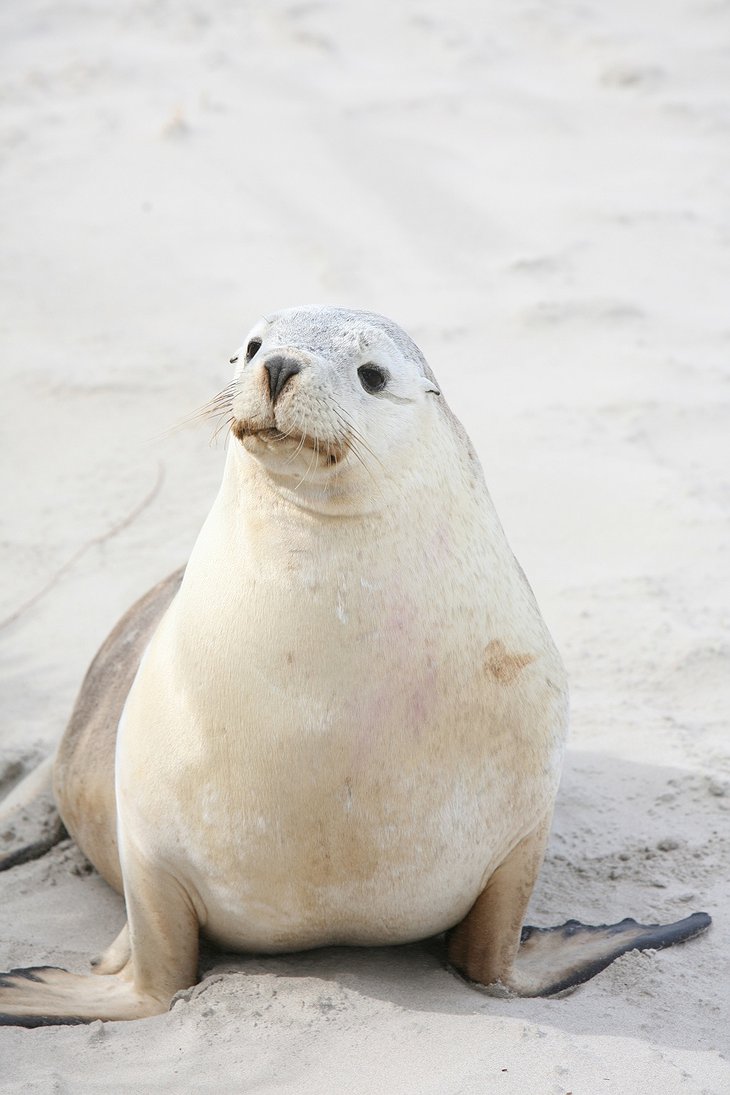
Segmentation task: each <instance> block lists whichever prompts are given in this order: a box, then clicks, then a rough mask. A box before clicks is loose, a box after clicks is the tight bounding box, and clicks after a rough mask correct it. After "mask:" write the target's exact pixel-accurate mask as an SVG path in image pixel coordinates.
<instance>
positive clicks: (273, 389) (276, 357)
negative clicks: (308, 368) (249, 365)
mask: <svg viewBox="0 0 730 1095" xmlns="http://www.w3.org/2000/svg"><path fill="white" fill-rule="evenodd" d="M301 368H302V367H301V365H300V364H299V362H298V361H296V360H295V359H294V358H292V357H287V356H286V354H272V356H271V357H270V358H269V359H268V361H266V362H265V363H264V369H265V370H266V372H267V373H268V374H269V394H270V395H271V402H272V403H276V401H277V399H278V398H279V396H280V395H281V392H282V389H283V387H284V385H285V384H288V382H289V381H290V380H291V378H292V377H293V376H296V374H297V373H298V372H300V371H301Z"/></svg>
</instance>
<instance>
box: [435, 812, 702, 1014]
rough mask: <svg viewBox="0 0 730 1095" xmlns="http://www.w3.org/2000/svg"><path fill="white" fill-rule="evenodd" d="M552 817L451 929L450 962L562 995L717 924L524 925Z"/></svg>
mask: <svg viewBox="0 0 730 1095" xmlns="http://www.w3.org/2000/svg"><path fill="white" fill-rule="evenodd" d="M549 824H550V816H549V814H548V815H546V816H545V817H544V818H543V819H542V821H541V822H540V824H539V825H537V826H536V828H535V829H533V831H532V832H531V833H528V835H527V836H526V837H524V839H523V840H521V841H520V843H519V844H517V845H516V846H515V848H513V850H512V851H511V852H510V854H509V855H508V856H507V858H506V859H505V860H504V862H503V863H501V864H500V866H499V867H498V868H497V869H496V871H495V872H494V874H493V875H492V876H491V878H489V879H488V881H487V884H486V886H485V888H484V889H483V890H482V892H481V894H480V895H479V897H478V898H477V899H476V901H475V902H474V905H473V906H472V908H471V909H470V910H469V912H468V913H467V915H466V916H465V917H464V919H463V920H462V921H461V923H459V924H457V925H456V927H455V928H454V929H453V930H452V931H451V933H450V936H449V940H448V955H449V962H450V963H451V965H452V966H454V967H455V969H457V970H458V971H459V973H461V974H462V975H463V976H464V977H465V978H466V979H467V980H469V981H472V982H475V983H476V984H479V985H483V986H484V987H485V988H486V989H487V991H488V992H491V993H493V994H494V995H502V996H504V995H512V996H554V995H555V994H556V993H559V992H565V991H566V990H567V989H571V988H574V987H575V986H576V985H581V984H583V982H584V981H589V980H590V979H591V977H594V976H595V975H596V974H597V973H600V971H601V970H603V969H605V968H606V966H610V964H611V963H612V962H613V961H615V960H616V959H617V958H619V957H620V956H621V955H622V954H626V952H627V951H632V950H660V949H661V948H662V947H671V946H673V945H674V944H675V943H683V942H684V941H685V940H686V939H692V938H693V937H694V936H695V935H700V934H701V932H704V931H706V930H707V928H709V926H710V924H711V923H712V921H711V920H710V917H709V916H708V915H707V913H704V912H697V913H693V915H692V916H688V917H687V918H686V919H685V920H678V921H677V923H676V924H637V922H636V921H635V920H628V919H627V920H622V921H621V922H620V923H619V924H601V925H599V926H597V927H592V926H590V925H588V924H581V923H579V921H577V920H568V921H567V923H565V924H561V925H560V926H559V927H556V928H531V927H522V925H523V923H524V916H525V910H526V908H527V903H528V901H529V899H530V894H531V893H532V888H533V886H534V884H535V880H536V878H537V872H538V870H539V868H540V864H541V862H542V857H543V853H544V850H545V844H546V842H547V835H548V829H549Z"/></svg>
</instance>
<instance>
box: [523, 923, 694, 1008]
mask: <svg viewBox="0 0 730 1095" xmlns="http://www.w3.org/2000/svg"><path fill="white" fill-rule="evenodd" d="M711 923H712V920H711V918H710V917H709V916H708V915H707V913H704V912H696V913H692V915H691V916H687V917H685V919H684V920H677V921H676V922H675V923H673V924H638V923H637V922H636V920H632V919H631V918H630V917H627V918H626V919H625V920H621V921H620V922H619V923H618V924H599V925H595V926H594V925H591V924H581V923H580V921H579V920H567V921H566V922H565V924H560V925H559V926H557V927H555V928H533V927H529V926H525V927H524V928H523V929H522V938H521V945H520V949H519V950H518V952H517V957H516V958H515V962H514V966H513V970H514V977H515V980H516V983H517V985H522V986H525V987H527V986H529V990H528V991H526V992H525V991H522V992H520V995H523V996H555V994H556V993H559V992H565V991H566V989H572V988H575V987H576V986H577V985H582V984H583V982H584V981H590V979H591V977H595V975H596V974H597V973H600V972H601V970H605V968H606V966H610V965H611V963H612V962H614V961H615V960H616V959H617V958H620V957H621V955H622V954H626V953H627V952H628V951H646V950H662V949H663V948H664V947H673V946H674V944H675V943H684V942H685V940H687V939H693V938H694V937H695V936H696V935H701V934H702V932H705V931H707V929H708V928H709V926H710V924H711ZM518 991H519V990H518Z"/></svg>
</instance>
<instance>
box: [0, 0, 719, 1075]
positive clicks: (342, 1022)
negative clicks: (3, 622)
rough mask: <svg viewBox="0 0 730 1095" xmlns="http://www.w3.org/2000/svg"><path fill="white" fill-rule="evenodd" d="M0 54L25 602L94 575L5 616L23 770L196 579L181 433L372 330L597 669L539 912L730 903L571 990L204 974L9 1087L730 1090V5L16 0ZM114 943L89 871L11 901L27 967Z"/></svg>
mask: <svg viewBox="0 0 730 1095" xmlns="http://www.w3.org/2000/svg"><path fill="white" fill-rule="evenodd" d="M0 32H1V37H0V41H2V49H3V54H4V56H3V60H2V67H1V68H0V88H1V94H2V107H3V109H2V133H1V135H0V149H2V152H3V153H4V156H3V160H2V165H1V166H0V197H1V201H2V208H3V212H4V221H5V224H4V227H3V233H2V242H3V247H2V267H1V275H2V297H1V299H2V305H1V306H2V309H3V315H2V338H3V342H4V347H3V353H2V369H3V418H4V422H3V437H4V444H5V453H4V457H5V458H4V461H3V470H2V476H3V482H2V486H3V492H4V493H3V497H4V506H3V510H2V519H3V522H4V529H3V532H2V561H3V575H4V578H5V581H4V583H3V590H2V605H1V606H0V609H1V611H0V615H2V616H3V617H7V616H8V615H10V614H13V613H15V612H16V610H17V609H18V608H19V607H20V606H22V605H23V604H24V603H25V602H26V601H27V600H28V599H29V598H32V597H33V596H34V594H35V593H36V592H37V591H38V590H40V589H42V588H43V586H44V585H45V584H46V583H47V582H48V581H49V579H50V578H51V577H52V576H53V575H54V574H55V573H56V572H57V571H58V570H59V568H61V567H62V566H63V564H64V563H65V562H66V561H67V560H68V559H69V558H71V557H73V556H74V554H75V553H77V552H78V551H79V549H81V548H82V547H83V546H84V545H87V544H88V545H90V546H89V548H88V550H87V551H86V552H85V553H84V554H83V555H82V556H81V557H80V558H79V559H78V560H77V561H76V563H75V565H74V566H73V567H72V568H70V569H68V570H67V571H66V572H65V573H64V574H63V575H62V576H61V577H60V578H59V580H58V581H56V582H55V584H53V586H52V588H51V589H50V591H49V592H48V593H47V594H46V595H45V596H44V597H42V598H41V599H40V600H38V601H36V602H35V603H34V604H32V605H31V606H30V607H27V608H26V609H25V610H24V611H23V612H22V613H21V614H20V616H19V618H18V619H17V620H16V621H15V622H13V623H12V624H10V625H8V626H5V627H4V628H3V629H2V630H0V640H1V641H2V665H3V669H4V675H3V676H4V680H3V712H4V719H3V730H2V735H3V736H2V742H1V752H0V760H2V761H3V762H7V763H11V762H13V761H14V760H17V759H18V758H23V757H27V756H29V755H30V754H32V753H33V751H34V750H39V749H43V748H45V749H49V748H51V747H52V744H53V743H54V742H55V741H56V740H57V737H58V735H59V734H60V732H61V729H62V726H63V723H64V720H65V718H66V716H67V714H68V711H69V708H70V705H71V702H72V699H73V696H74V693H75V691H76V689H77V687H78V684H79V682H80V680H81V676H82V674H83V671H84V669H85V666H86V664H87V663H88V661H89V659H90V657H91V656H92V654H93V652H94V650H95V648H96V646H97V645H98V643H99V642H100V640H101V639H102V638H103V637H104V635H105V633H106V631H107V630H108V628H109V627H110V626H111V625H112V624H113V623H114V622H115V620H116V618H117V616H118V615H119V614H120V613H121V612H122V611H123V609H124V608H125V607H126V606H127V605H128V603H129V602H130V601H131V599H132V598H133V597H134V596H135V595H137V594H139V593H141V592H142V591H144V590H145V589H146V588H147V587H148V585H150V584H151V583H152V582H154V581H156V580H157V579H158V578H159V577H160V576H162V575H163V574H165V573H167V572H168V571H169V570H171V569H172V568H173V567H175V566H177V565H178V564H179V563H180V562H182V561H184V560H185V558H186V556H187V553H188V551H189V549H190V546H191V544H192V542H193V540H194V537H195V535H196V532H197V529H198V527H199V525H200V523H201V521H202V519H203V517H204V515H205V513H206V510H207V508H208V506H209V504H210V502H211V499H212V497H213V495H214V492H215V489H216V484H217V481H218V478H219V476H220V472H221V466H222V459H223V456H222V451H221V449H220V447H219V448H217V449H215V448H214V449H209V448H208V446H207V435H206V431H205V430H204V429H203V430H194V431H189V432H186V433H180V434H176V435H174V436H172V437H170V438H168V439H166V440H162V441H159V440H155V438H156V437H157V435H159V434H161V433H162V432H163V431H165V430H166V429H167V428H168V427H169V426H170V425H171V424H173V423H174V422H175V421H176V420H177V419H178V418H180V417H181V416H182V415H183V414H185V413H187V412H189V411H190V410H192V409H193V408H195V407H196V406H197V405H198V404H200V403H202V402H203V401H204V400H205V399H207V398H208V397H209V396H210V395H211V394H212V393H213V392H215V391H217V390H218V389H219V388H220V387H222V386H223V384H224V383H225V382H226V381H227V379H228V376H229V367H228V365H227V359H228V357H229V356H230V354H231V353H232V351H233V350H234V349H235V347H236V346H237V345H238V344H239V342H240V340H241V338H242V337H243V334H244V332H245V330H246V329H247V328H248V326H249V325H250V324H251V323H252V322H254V321H255V320H256V318H257V317H258V315H259V314H260V313H263V312H267V311H270V310H273V309H276V308H278V307H283V306H287V305H290V304H297V303H306V302H322V301H326V302H332V303H341V304H347V305H351V306H355V307H367V308H373V309H375V310H378V311H383V312H385V313H386V314H388V315H391V316H392V317H393V318H395V319H397V320H398V321H399V322H401V323H402V324H403V326H405V327H406V328H407V329H408V330H409V331H410V332H411V333H412V334H413V335H414V337H415V338H416V340H417V341H419V343H420V344H421V346H422V348H423V349H424V351H425V353H426V355H427V356H428V358H429V360H430V361H431V363H432V364H433V366H434V368H435V370H436V372H437V374H438V376H439V378H440V379H441V381H442V384H443V387H444V390H445V392H446V394H447V396H448V398H449V400H450V402H451V404H452V406H453V407H454V409H455V411H456V412H457V414H459V416H460V417H461V418H462V419H463V421H464V423H465V425H466V426H467V428H468V430H469V432H470V433H471V435H472V437H473V439H474V441H475V443H476V445H477V448H478V450H479V452H480V454H481V457H482V461H483V464H484V467H485V471H486V475H487V481H488V483H489V485H490V488H491V490H492V493H493V496H494V498H495V501H496V503H497V506H498V509H499V511H500V514H501V516H502V519H503V522H504V524H505V526H506V528H507V530H508V533H509V535H510V537H511V541H512V545H513V547H514V549H515V551H516V553H517V555H518V557H519V558H520V560H521V562H522V564H523V565H524V567H525V570H526V571H527V573H528V575H529V576H530V578H531V580H532V583H533V585H534V587H535V590H536V592H537V595H538V599H539V600H540V602H541V604H542V607H543V610H544V612H545V614H546V616H547V618H548V621H549V622H550V624H551V626H552V629H553V631H554V634H555V636H556V638H557V640H558V642H559V645H560V647H561V648H562V650H563V652H564V655H565V657H566V660H567V663H568V667H569V670H570V673H571V679H572V688H573V730H572V739H571V750H570V753H569V757H568V762H567V766H566V772H565V778H564V782H563V788H562V792H561V798H560V802H559V805H558V810H557V817H556V823H555V830H554V833H553V836H552V840H551V845H550V852H549V856H548V860H547V862H546V864H545V867H544V870H543V874H542V878H541V882H540V885H539V888H538V892H537V893H536V894H535V897H534V901H533V908H532V914H531V915H532V918H533V919H534V921H536V922H537V923H540V924H549V923H557V922H560V921H561V920H563V919H564V918H565V917H567V916H577V917H580V918H583V919H585V920H588V921H594V922H601V921H603V920H606V919H608V920H611V919H618V918H621V917H622V916H624V915H627V914H628V915H635V916H637V917H638V918H639V919H644V920H652V919H662V918H664V919H675V918H678V917H680V916H683V915H685V914H686V913H688V912H690V911H692V910H693V909H696V908H705V909H707V910H708V911H709V912H711V913H712V914H713V915H714V916H715V925H714V927H713V929H712V931H711V932H710V934H708V935H707V936H705V937H704V938H702V939H700V940H696V941H694V942H693V943H690V944H688V945H686V946H684V947H679V948H676V949H675V950H673V951H670V952H662V953H660V954H657V955H655V956H651V955H642V956H637V955H628V956H625V957H624V958H623V959H621V960H620V961H619V962H618V963H617V964H616V965H615V966H614V967H612V968H611V969H610V970H609V971H606V972H605V973H603V974H602V975H600V976H599V977H598V978H597V979H596V980H595V981H593V982H591V983H590V984H589V985H587V986H585V987H583V988H582V989H580V990H579V991H577V992H576V993H574V994H573V995H572V996H570V997H568V998H566V999H563V1000H552V1001H500V1000H494V999H490V998H487V997H484V996H481V995H479V994H478V993H476V992H472V991H470V990H469V989H468V988H466V987H465V986H464V985H463V984H461V983H459V982H458V981H456V980H455V979H454V978H453V977H452V976H451V975H450V974H449V973H447V972H446V971H445V970H444V969H443V968H442V967H441V965H440V962H439V959H438V956H437V955H436V954H434V953H433V952H432V951H431V950H430V949H429V948H428V947H425V946H424V947H412V948H407V949H404V950H401V949H398V950H393V951H357V952H356V951H340V950H338V951H325V952H321V953H314V954H307V955H297V956H292V957H290V958H281V959H267V960H264V959H255V958H251V959H234V958H229V957H228V956H226V957H224V958H221V957H212V958H211V959H210V961H209V966H210V968H211V969H213V970H215V974H213V975H212V976H210V977H208V978H207V979H206V980H205V981H204V982H203V984H202V986H200V987H199V988H197V989H196V990H194V991H193V992H192V993H191V994H189V998H188V999H187V1000H184V1001H181V1002H179V1003H177V1004H176V1006H175V1007H174V1010H173V1011H172V1012H171V1013H170V1014H168V1015H165V1016H162V1017H159V1018H156V1019H150V1020H146V1021H142V1022H137V1023H131V1024H124V1023H110V1024H104V1025H102V1024H100V1023H96V1024H93V1025H92V1026H90V1027H77V1028H66V1029H63V1028H55V1029H46V1030H38V1031H25V1030H17V1029H4V1030H3V1031H2V1032H1V1033H0V1042H1V1043H2V1050H1V1051H0V1060H1V1062H2V1068H1V1069H0V1089H1V1090H2V1091H3V1092H5V1091H8V1092H11V1091H17V1092H21V1091H22V1092H28V1091H33V1092H36V1091H37V1092H46V1091H48V1092H51V1091H53V1092H79V1091H107V1092H116V1091H140V1092H146V1091H151V1090H154V1091H169V1092H182V1091H211V1092H213V1091H215V1092H220V1091H225V1092H228V1091H231V1092H243V1091H246V1092H256V1093H269V1092H277V1093H281V1092H287V1093H288V1092H296V1093H300V1092H302V1093H312V1095H315V1093H317V1095H318V1093H330V1092H333V1093H335V1092H336V1093H340V1092H348V1093H350V1092H352V1093H358V1095H359V1093H374V1092H378V1093H380V1092H382V1093H386V1095H389V1093H401V1092H403V1093H409V1095H410V1093H413V1095H421V1093H434V1095H457V1093H458V1095H472V1093H474V1095H476V1093H482V1092H489V1093H491V1092H495V1093H499V1095H510V1093H515V1095H524V1093H533V1092H534V1093H539V1095H543V1093H550V1095H552V1093H555V1095H565V1093H567V1092H572V1093H573V1095H609V1093H614V1092H615V1093H621V1095H627V1093H637V1095H638V1093H641V1095H643V1093H647V1092H651V1093H653V1092H658V1093H665V1092H674V1091H677V1092H683V1093H699V1092H707V1093H713V1095H716V1093H721V1092H723V1093H726V1092H728V1091H730V1067H729V1066H728V1063H727V1057H726V1056H725V1057H723V1056H721V1055H722V1054H723V1053H724V1054H727V1052H728V1048H729V1041H730V1039H729V1037H728V1033H727V1023H728V1015H729V1013H730V1006H729V1005H730V965H729V963H728V949H729V944H730V938H729V935H730V930H729V928H728V916H727V911H726V910H727V905H728V897H729V896H730V870H729V868H730V853H729V851H728V817H729V810H730V759H729V750H728V743H727V722H726V712H727V694H728V679H729V678H728V668H729V663H730V658H729V653H730V640H728V622H729V621H728V616H729V614H730V613H729V610H728V596H727V594H728V580H727V579H728V573H727V560H728V549H729V547H730V544H729V540H730V535H729V533H728V524H727V518H728V512H729V511H730V494H729V493H728V486H727V479H726V477H725V475H726V470H727V462H728V436H729V433H730V413H729V407H730V387H729V385H728V353H729V351H730V319H729V318H728V284H729V279H730V199H729V198H728V194H729V191H728V180H729V179H730V61H729V58H730V5H728V3H727V2H726V0H724V2H723V0H682V2H679V0H644V2H643V3H637V2H636V0H617V2H615V3H612V4H609V3H606V2H605V0H603V2H601V0H580V2H577V0H576V2H572V0H560V2H556V3H553V2H551V0H535V2H532V3H527V2H524V0H511V2H507V0H501V2H498V0H495V2H493V3H480V2H478V0H471V2H470V0H452V2H450V3H448V4H444V3H442V2H441V3H437V2H436V0H422V2H419V3H404V4H400V5H399V4H389V3H388V2H387V0H372V2H371V3H370V4H357V3H355V0H342V2H339V3H337V2H335V0H325V2H321V3H316V2H315V3H295V2H292V0H289V2H286V0H272V2H267V3H264V2H263V0H258V2H249V3H238V4H236V3H232V2H224V0H219V2H216V3H213V2H210V3H208V4H204V3H202V2H199V3H195V2H193V0H179V2H177V3H171V2H170V3H165V2H162V0H159V2H157V0H119V2H118V3H112V0H106V2H105V3H104V2H97V3H91V2H90V0H78V2H72V0H56V2H55V3H52V2H51V0H6V3H5V4H4V5H3V9H2V12H0ZM158 466H161V467H162V468H163V469H164V481H163V484H162V486H161V488H160V490H159V492H158V493H157V494H156V496H155V497H154V499H153V500H152V501H151V502H150V504H149V505H148V506H147V507H146V508H145V509H144V511H143V512H142V513H141V514H139V515H138V516H137V517H136V519H135V520H134V521H133V522H132V523H131V524H129V525H128V527H125V528H123V529H122V530H121V531H119V532H118V533H117V534H116V535H114V536H111V537H108V538H107V539H105V540H103V542H96V541H98V540H99V539H100V538H102V537H104V536H105V535H106V534H107V533H108V532H109V531H110V530H112V529H113V528H114V527H115V526H116V525H117V524H118V523H120V522H124V520H125V518H126V516H127V515H128V514H129V513H130V512H132V511H133V510H134V509H135V507H136V506H138V505H139V503H140V502H141V501H142V500H143V499H144V497H145V496H146V495H147V494H148V492H149V491H150V490H151V489H152V488H153V486H154V484H155V481H156V477H157V474H158ZM723 700H725V703H723ZM122 919H123V909H122V903H121V901H120V899H119V898H117V897H116V896H115V895H114V894H112V893H111V891H109V890H108V889H107V888H106V886H105V885H104V884H103V883H102V882H101V881H100V880H99V879H98V878H97V877H95V876H94V875H89V874H87V873H85V872H84V864H83V860H82V857H81V856H80V855H79V853H78V852H77V851H76V850H75V849H73V848H71V847H70V846H69V845H68V844H66V845H63V846H61V847H60V848H59V849H57V850H55V851H54V852H53V853H52V854H50V855H48V856H47V857H45V858H44V859H42V860H40V861H39V862H37V863H35V864H30V865H27V866H25V867H21V868H17V869H15V870H13V871H10V872H8V873H7V874H5V875H4V876H2V878H1V879H0V968H8V967H9V966H13V965H23V964H29V963H30V964H39V963H53V964H57V965H63V966H67V967H69V968H71V969H76V970H80V971H81V970H84V969H85V968H86V963H87V961H88V958H89V957H90V955H91V954H93V953H94V952H95V951H96V950H98V949H99V948H101V947H102V946H103V945H105V944H106V943H107V942H109V941H110V939H111V938H112V936H113V935H114V933H115V932H116V930H117V928H118V926H119V925H120V923H121V921H122Z"/></svg>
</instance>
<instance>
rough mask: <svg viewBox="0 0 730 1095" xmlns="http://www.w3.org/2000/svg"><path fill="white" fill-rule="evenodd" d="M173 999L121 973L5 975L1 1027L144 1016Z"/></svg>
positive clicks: (0, 977)
mask: <svg viewBox="0 0 730 1095" xmlns="http://www.w3.org/2000/svg"><path fill="white" fill-rule="evenodd" d="M168 1006H169V1000H159V999H156V998H155V997H153V996H151V995H148V994H145V993H141V992H138V991H137V990H136V989H135V988H134V985H133V983H132V982H131V981H130V980H126V979H125V978H124V977H119V976H111V977H110V976H106V977H104V976H95V975H93V974H92V975H88V976H85V975H83V974H78V973H68V972H67V970H62V969H58V968H57V967H56V966H34V967H32V968H31V969H17V970H10V971H9V973H0V1026H18V1027H44V1026H56V1025H60V1024H69V1023H90V1022H92V1021H93V1020H94V1019H142V1018H144V1017H145V1016H148V1015H158V1014H160V1012H163V1011H166V1010H167V1008H168Z"/></svg>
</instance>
